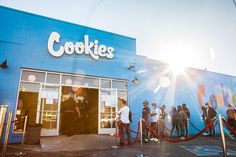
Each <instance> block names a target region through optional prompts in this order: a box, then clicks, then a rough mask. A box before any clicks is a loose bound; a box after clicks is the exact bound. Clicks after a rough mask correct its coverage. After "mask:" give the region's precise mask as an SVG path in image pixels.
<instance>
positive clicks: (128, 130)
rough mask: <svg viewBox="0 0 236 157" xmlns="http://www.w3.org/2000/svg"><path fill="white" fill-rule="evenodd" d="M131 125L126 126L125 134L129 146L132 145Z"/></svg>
mask: <svg viewBox="0 0 236 157" xmlns="http://www.w3.org/2000/svg"><path fill="white" fill-rule="evenodd" d="M129 126H130V124H125V132H126V135H127V138H128V145H131V137H130V127H129Z"/></svg>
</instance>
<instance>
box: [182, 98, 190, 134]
mask: <svg viewBox="0 0 236 157" xmlns="http://www.w3.org/2000/svg"><path fill="white" fill-rule="evenodd" d="M182 108H183V111H184V113H185V114H186V115H187V119H186V120H185V121H184V127H185V137H187V136H188V129H189V120H190V110H189V109H188V108H187V106H186V104H185V103H183V104H182Z"/></svg>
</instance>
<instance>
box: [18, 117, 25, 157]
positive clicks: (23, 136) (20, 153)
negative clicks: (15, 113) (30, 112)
mask: <svg viewBox="0 0 236 157" xmlns="http://www.w3.org/2000/svg"><path fill="white" fill-rule="evenodd" d="M23 118H24V128H23V133H22V139H21V151H20V152H19V153H15V155H17V156H20V155H25V154H26V153H23V152H22V150H23V147H24V142H25V133H26V126H27V121H28V116H24V117H23Z"/></svg>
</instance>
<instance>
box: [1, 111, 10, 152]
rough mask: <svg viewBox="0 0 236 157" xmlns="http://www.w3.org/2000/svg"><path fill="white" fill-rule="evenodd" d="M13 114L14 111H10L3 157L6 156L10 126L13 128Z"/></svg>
mask: <svg viewBox="0 0 236 157" xmlns="http://www.w3.org/2000/svg"><path fill="white" fill-rule="evenodd" d="M12 114H13V112H9V114H8V120H7V127H6V133H5V138H4V144H3V148H2V157H5V156H6V151H7V143H8V137H9V134H10V128H11V119H12Z"/></svg>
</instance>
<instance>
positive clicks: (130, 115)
mask: <svg viewBox="0 0 236 157" xmlns="http://www.w3.org/2000/svg"><path fill="white" fill-rule="evenodd" d="M129 121H130V123H132V112H131V111H129Z"/></svg>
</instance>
